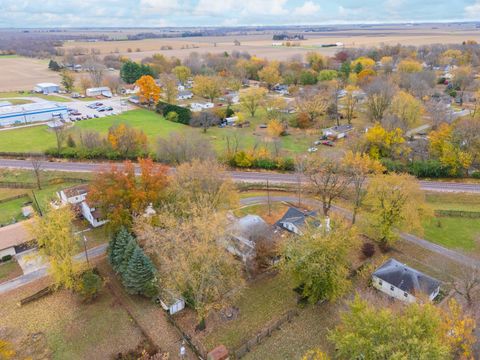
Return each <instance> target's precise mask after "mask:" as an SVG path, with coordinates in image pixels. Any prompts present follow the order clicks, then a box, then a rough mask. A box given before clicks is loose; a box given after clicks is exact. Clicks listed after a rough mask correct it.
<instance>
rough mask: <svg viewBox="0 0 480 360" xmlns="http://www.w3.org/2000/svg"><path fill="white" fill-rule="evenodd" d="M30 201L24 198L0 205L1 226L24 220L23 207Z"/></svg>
mask: <svg viewBox="0 0 480 360" xmlns="http://www.w3.org/2000/svg"><path fill="white" fill-rule="evenodd" d="M28 201H30V199H29V198H28V197H22V198H20V199H15V200H11V201H8V202H5V203H2V204H0V225H6V224H11V223H14V222H16V221H20V220H23V219H24V217H23V215H22V206H23V204H25V203H26V202H28Z"/></svg>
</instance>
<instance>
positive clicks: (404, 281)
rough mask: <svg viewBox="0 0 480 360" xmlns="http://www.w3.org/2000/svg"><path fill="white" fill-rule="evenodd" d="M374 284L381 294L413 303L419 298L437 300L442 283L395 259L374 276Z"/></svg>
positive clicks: (384, 265) (389, 261)
mask: <svg viewBox="0 0 480 360" xmlns="http://www.w3.org/2000/svg"><path fill="white" fill-rule="evenodd" d="M372 284H373V286H374V287H375V288H377V289H378V290H380V291H381V292H383V293H385V294H387V295H389V296H391V297H393V298H395V299H398V300H402V301H406V302H409V303H413V302H416V301H417V298H418V297H420V298H421V297H425V298H428V299H429V300H430V301H432V300H433V299H435V298H436V297H437V295H438V293H439V292H440V282H439V281H438V280H436V279H434V278H432V277H430V276H428V275H425V274H423V273H421V272H419V271H417V270H415V269H413V268H411V267H409V266H407V265H404V264H402V263H400V262H399V261H397V260H395V259H390V260H388V261H387V262H385V263H384V264H383V265H382V266H380V267H379V268H378V269H377V270H375V272H374V273H373V274H372Z"/></svg>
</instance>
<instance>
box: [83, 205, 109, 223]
mask: <svg viewBox="0 0 480 360" xmlns="http://www.w3.org/2000/svg"><path fill="white" fill-rule="evenodd" d="M80 206H81V212H82V215H83V217H84V218H85V220H87V221H88V222H89V223H90V225H92V226H93V227H94V228H97V227H99V226H102V225H104V224H106V223H107V221H108V220H105V219H104V217H103V215H102V213H101V211H100V210H98V209H96V208H94V207H90V205H88V204H87V202H86V201H84V202H82V203H81V204H80Z"/></svg>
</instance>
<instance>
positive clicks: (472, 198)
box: [423, 193, 480, 256]
mask: <svg viewBox="0 0 480 360" xmlns="http://www.w3.org/2000/svg"><path fill="white" fill-rule="evenodd" d="M426 199H427V203H428V204H429V205H430V207H431V208H432V209H433V210H456V211H472V212H480V195H476V194H467V193H427V194H426ZM423 228H424V234H423V236H424V238H425V239H427V240H429V241H431V242H434V243H437V244H439V245H442V246H445V247H448V248H450V249H455V250H462V251H465V252H468V253H474V254H478V255H479V256H480V219H478V218H476V219H475V218H474V219H472V218H466V217H453V216H435V217H433V218H431V219H428V220H426V221H424V224H423Z"/></svg>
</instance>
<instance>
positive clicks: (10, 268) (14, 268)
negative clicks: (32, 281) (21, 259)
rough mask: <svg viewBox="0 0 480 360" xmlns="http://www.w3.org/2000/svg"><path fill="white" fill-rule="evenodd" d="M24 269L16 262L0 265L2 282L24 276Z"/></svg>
mask: <svg viewBox="0 0 480 360" xmlns="http://www.w3.org/2000/svg"><path fill="white" fill-rule="evenodd" d="M22 273H23V272H22V268H21V267H20V265H18V263H17V262H16V261H15V260H10V261H7V262H5V263H0V282H3V281H6V280H9V279H13V278H15V277H17V276H20V275H22Z"/></svg>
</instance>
